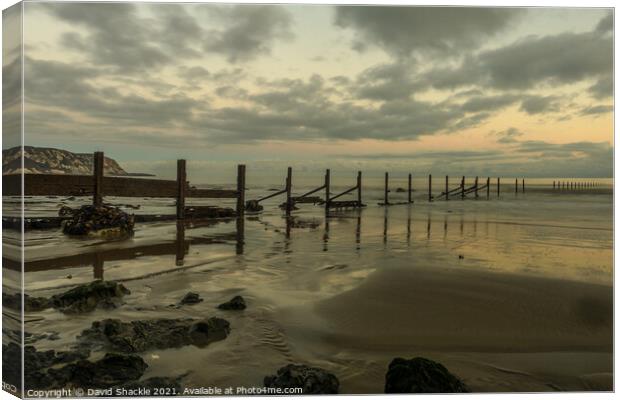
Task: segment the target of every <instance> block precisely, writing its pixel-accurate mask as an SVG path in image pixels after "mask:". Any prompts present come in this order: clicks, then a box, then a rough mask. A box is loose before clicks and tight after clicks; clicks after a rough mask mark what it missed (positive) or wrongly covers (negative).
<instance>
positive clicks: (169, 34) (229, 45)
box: [41, 3, 291, 73]
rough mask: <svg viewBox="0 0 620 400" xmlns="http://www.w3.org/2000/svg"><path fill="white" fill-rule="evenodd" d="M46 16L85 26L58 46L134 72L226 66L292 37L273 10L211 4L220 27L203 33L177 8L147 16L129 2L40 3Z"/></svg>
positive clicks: (159, 8) (160, 8)
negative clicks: (212, 63) (221, 60)
mask: <svg viewBox="0 0 620 400" xmlns="http://www.w3.org/2000/svg"><path fill="white" fill-rule="evenodd" d="M41 6H42V7H44V9H45V10H47V11H48V12H49V13H50V14H51V15H53V16H55V17H56V18H59V19H61V20H63V21H65V22H68V23H70V24H72V25H77V26H81V27H83V28H85V29H86V30H87V32H88V33H87V34H81V33H77V32H65V33H64V34H63V35H62V39H61V43H62V44H63V45H64V46H65V47H66V48H69V49H72V50H75V51H77V52H80V53H82V54H84V55H85V56H86V57H87V58H88V59H89V61H91V62H92V63H93V64H96V65H107V66H113V67H115V68H117V70H118V71H117V72H120V73H137V72H144V71H146V70H150V69H154V68H158V67H161V66H164V65H168V64H171V63H178V61H179V59H185V60H187V59H190V58H196V57H200V56H201V55H202V53H203V52H204V51H207V52H212V53H218V54H221V55H222V56H224V57H226V58H227V59H228V60H229V61H230V62H237V61H247V60H251V59H253V58H255V57H257V56H259V55H261V54H269V53H270V50H271V46H272V44H273V42H274V41H275V40H276V39H282V38H288V37H290V36H291V33H290V30H289V28H290V23H291V17H290V15H289V14H288V12H287V11H285V10H284V9H283V8H281V7H274V6H254V5H247V6H245V5H239V6H234V7H230V6H216V5H213V6H210V7H209V8H208V11H209V13H210V14H213V16H214V17H216V18H218V19H219V22H220V23H221V26H215V27H214V26H212V24H209V25H208V26H209V29H205V28H204V27H203V26H202V25H201V24H200V23H199V21H198V20H197V19H196V18H195V17H194V16H192V15H190V14H189V13H188V12H187V11H186V9H185V8H184V7H183V6H181V5H171V4H151V5H149V10H150V11H152V12H153V16H152V17H146V16H143V15H141V14H140V13H138V8H137V7H136V6H135V5H133V4H131V3H45V4H41Z"/></svg>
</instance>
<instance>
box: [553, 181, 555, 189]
mask: <svg viewBox="0 0 620 400" xmlns="http://www.w3.org/2000/svg"><path fill="white" fill-rule="evenodd" d="M553 190H555V181H553Z"/></svg>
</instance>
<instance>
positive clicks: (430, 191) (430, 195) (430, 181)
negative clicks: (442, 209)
mask: <svg viewBox="0 0 620 400" xmlns="http://www.w3.org/2000/svg"><path fill="white" fill-rule="evenodd" d="M432 187H433V175H431V174H428V201H433V189H432Z"/></svg>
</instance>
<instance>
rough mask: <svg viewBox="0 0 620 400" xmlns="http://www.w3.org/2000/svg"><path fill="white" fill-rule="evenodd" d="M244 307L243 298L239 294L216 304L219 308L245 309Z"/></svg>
mask: <svg viewBox="0 0 620 400" xmlns="http://www.w3.org/2000/svg"><path fill="white" fill-rule="evenodd" d="M245 307H246V305H245V299H244V298H243V297H241V296H235V297H233V298H232V299H230V300H229V301H227V302H226V303H222V304H220V305H219V306H217V308H219V309H220V310H245Z"/></svg>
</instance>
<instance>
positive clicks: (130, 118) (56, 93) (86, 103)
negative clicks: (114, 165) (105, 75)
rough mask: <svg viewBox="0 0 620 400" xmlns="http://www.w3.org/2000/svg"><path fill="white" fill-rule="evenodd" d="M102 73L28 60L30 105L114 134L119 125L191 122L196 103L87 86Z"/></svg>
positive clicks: (156, 124)
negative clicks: (100, 123)
mask: <svg viewBox="0 0 620 400" xmlns="http://www.w3.org/2000/svg"><path fill="white" fill-rule="evenodd" d="M98 73H99V72H98V70H96V69H93V68H86V67H75V66H72V65H69V64H64V63H60V62H52V61H42V60H35V59H31V58H27V59H26V67H25V74H26V76H28V79H27V80H26V87H25V93H26V101H27V102H28V103H30V104H33V105H39V106H48V107H54V108H62V109H64V110H67V111H71V112H78V113H84V114H86V115H87V116H89V117H91V118H96V119H100V120H104V121H107V123H108V124H109V126H110V128H109V129H110V131H111V132H112V131H114V129H115V128H114V126H118V125H122V126H134V127H149V126H156V127H158V128H163V127H170V126H172V125H173V124H174V123H177V122H178V123H182V122H183V121H185V120H188V119H190V118H191V109H192V107H194V106H195V100H192V99H189V98H186V97H183V96H171V97H169V98H166V99H162V100H149V99H146V98H144V97H140V96H137V95H133V94H132V95H124V94H121V92H119V90H118V89H117V88H115V87H99V86H94V85H92V84H89V83H87V81H88V79H89V78H93V77H96V76H98ZM33 114H34V113H33ZM29 115H30V114H29ZM78 124H79V123H78ZM110 134H112V133H110Z"/></svg>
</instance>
